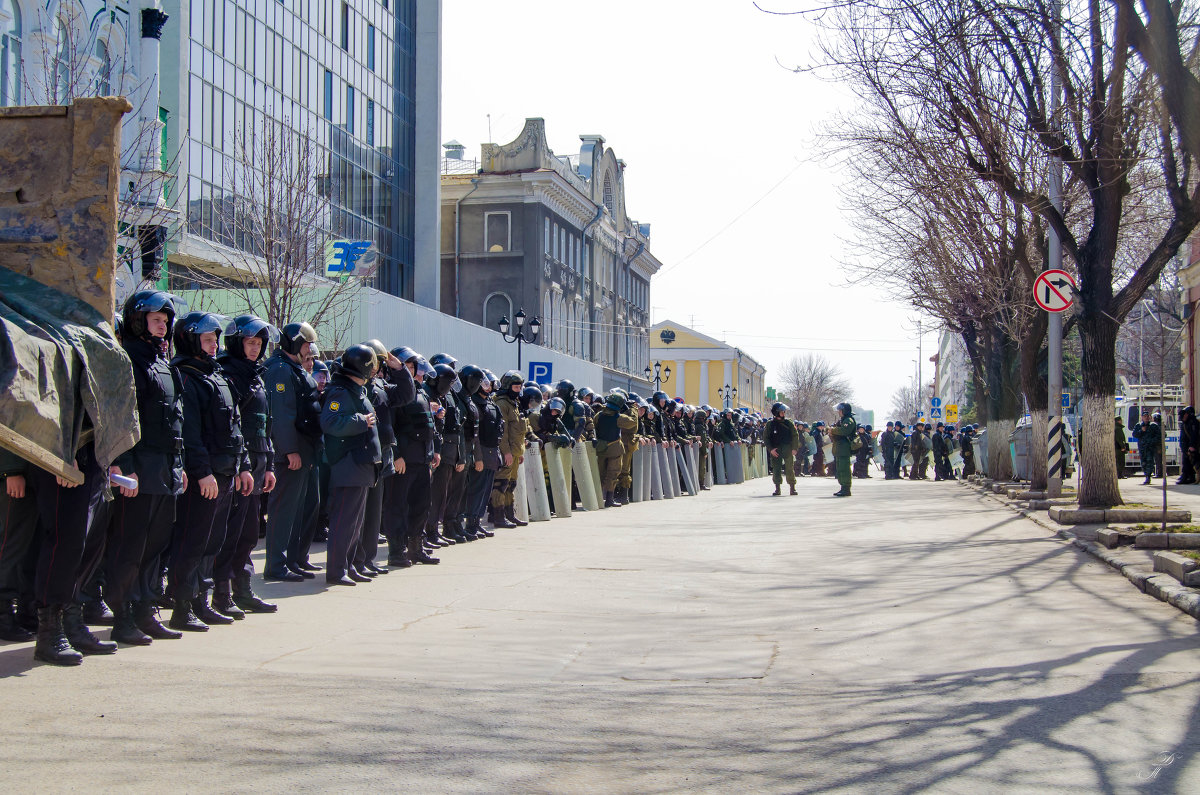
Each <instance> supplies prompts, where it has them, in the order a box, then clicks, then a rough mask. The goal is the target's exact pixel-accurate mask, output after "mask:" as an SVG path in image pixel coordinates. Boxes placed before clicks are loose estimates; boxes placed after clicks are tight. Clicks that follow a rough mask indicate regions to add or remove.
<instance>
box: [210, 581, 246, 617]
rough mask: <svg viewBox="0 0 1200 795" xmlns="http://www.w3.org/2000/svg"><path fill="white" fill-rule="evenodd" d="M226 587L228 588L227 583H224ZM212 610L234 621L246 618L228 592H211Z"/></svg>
mask: <svg viewBox="0 0 1200 795" xmlns="http://www.w3.org/2000/svg"><path fill="white" fill-rule="evenodd" d="M226 587H228V583H226ZM212 609H213V610H215V611H217V612H218V613H220V614H221V615H223V616H228V617H229V618H232V619H233V620H234V621H241V620H242V619H243V618H245V617H246V614H245V612H243V611H242V609H241V608H240V607H238V606H237V603H235V602H234V601H233V594H231V593H229V592H228V591H213V596H212Z"/></svg>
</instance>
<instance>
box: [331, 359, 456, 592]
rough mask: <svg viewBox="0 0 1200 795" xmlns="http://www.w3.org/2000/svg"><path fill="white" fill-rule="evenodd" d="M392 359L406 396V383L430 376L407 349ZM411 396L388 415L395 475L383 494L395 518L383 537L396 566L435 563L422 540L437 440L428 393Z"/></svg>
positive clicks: (391, 562) (428, 369)
mask: <svg viewBox="0 0 1200 795" xmlns="http://www.w3.org/2000/svg"><path fill="white" fill-rule="evenodd" d="M392 355H393V356H394V357H395V358H396V359H397V360H398V361H399V362H400V363H401V365H402V368H403V370H404V371H406V372H407V374H408V375H407V376H404V375H403V374H399V373H397V374H394V375H393V382H394V383H397V384H400V385H402V389H403V390H404V391H405V392H407V382H412V383H413V384H416V383H417V382H418V381H422V380H424V379H425V378H426V377H427V376H432V375H433V374H434V369H433V367H431V366H430V364H429V362H428V361H427V360H426V359H425V357H423V356H421V355H420V354H419V353H417V352H416V351H414V350H413V349H412V348H407V347H401V348H395V349H393V350H392ZM413 392H414V394H413V397H412V399H411V400H408V401H399V400H398V401H397V404H396V407H395V409H394V410H393V413H392V430H393V431H394V432H395V434H396V475H395V476H394V477H391V478H389V479H388V480H389V486H388V490H387V491H385V493H384V500H385V513H392V514H394V515H395V516H394V517H393V520H394V521H395V524H394V525H393V530H392V535H390V536H388V547H389V549H388V565H389V566H399V567H401V568H407V567H409V566H412V565H414V564H416V563H424V564H436V563H439V562H440V561H439V559H438V558H435V557H432V556H431V555H429V554H427V553H426V552H425V547H424V543H423V542H424V540H425V522H426V520H427V518H428V517H429V506H430V493H429V487H430V473H431V470H432V469H437V467H438V465H439V464H440V463H441V454H440V452H439V449H440V447H441V440H440V439H438V437H437V434H436V432H435V431H434V423H433V407H432V406H430V404H429V397H428V395H427V394H426V393H425V392H423V391H421V390H419V389H415V388H414V390H413ZM397 518H398V519H399V520H398V521H396V519H397ZM330 521H332V517H331V519H330ZM401 545H403V550H402V549H401Z"/></svg>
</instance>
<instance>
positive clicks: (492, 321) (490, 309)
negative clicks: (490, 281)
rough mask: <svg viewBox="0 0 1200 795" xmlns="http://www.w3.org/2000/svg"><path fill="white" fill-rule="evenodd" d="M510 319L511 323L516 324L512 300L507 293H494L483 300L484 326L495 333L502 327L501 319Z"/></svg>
mask: <svg viewBox="0 0 1200 795" xmlns="http://www.w3.org/2000/svg"><path fill="white" fill-rule="evenodd" d="M505 317H506V318H508V322H509V323H515V322H516V321H514V320H513V307H512V299H511V298H509V297H508V296H507V295H506V294H505V293H492V294H491V295H489V296H488V297H487V298H485V299H483V326H484V328H489V329H491V330H493V331H495V330H497V329H498V328H499V325H500V319H501V318H505Z"/></svg>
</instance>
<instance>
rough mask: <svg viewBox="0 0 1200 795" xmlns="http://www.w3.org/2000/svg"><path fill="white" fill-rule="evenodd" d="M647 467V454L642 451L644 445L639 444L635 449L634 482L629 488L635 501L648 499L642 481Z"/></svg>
mask: <svg viewBox="0 0 1200 795" xmlns="http://www.w3.org/2000/svg"><path fill="white" fill-rule="evenodd" d="M635 444H636V442H635ZM645 469H646V455H645V453H643V452H642V446H641V445H640V444H639V445H638V446H637V447H635V448H634V450H633V473H632V477H633V484H632V486H631V487H630V489H629V495H630V496H631V497H633V501H634V502H641V501H642V500H644V499H646V488H645V483H643V481H642V476H643V474H644V472H645Z"/></svg>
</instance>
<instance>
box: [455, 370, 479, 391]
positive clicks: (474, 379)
mask: <svg viewBox="0 0 1200 795" xmlns="http://www.w3.org/2000/svg"><path fill="white" fill-rule="evenodd" d="M458 377H459V378H460V379H461V380H462V384H463V391H465V392H466V393H467V395H468V396H470V395H474V394H475V393H476V392H478V391H479V387H480V386H481V385H482V384H483V370H480V369H479V368H478V367H476V366H475V365H473V364H468V365H466V366H465V367H463V369H462V370H461V371H459V373H458Z"/></svg>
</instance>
